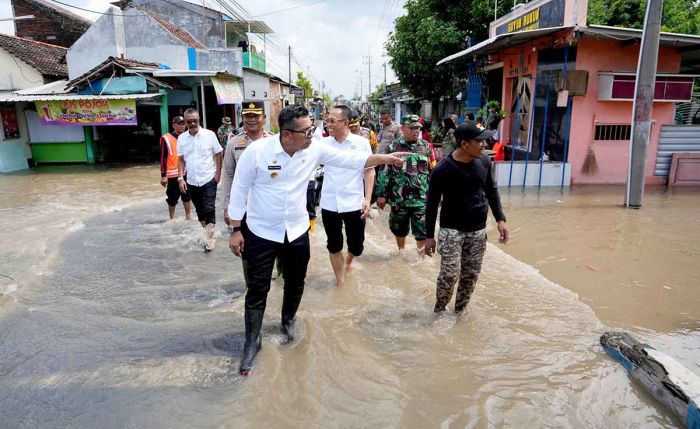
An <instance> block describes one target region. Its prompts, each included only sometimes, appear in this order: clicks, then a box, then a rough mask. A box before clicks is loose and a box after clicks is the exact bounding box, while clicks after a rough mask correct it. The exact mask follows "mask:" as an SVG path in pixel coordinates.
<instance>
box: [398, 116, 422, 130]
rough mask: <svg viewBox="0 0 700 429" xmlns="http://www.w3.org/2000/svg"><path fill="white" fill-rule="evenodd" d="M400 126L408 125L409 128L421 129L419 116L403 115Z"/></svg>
mask: <svg viewBox="0 0 700 429" xmlns="http://www.w3.org/2000/svg"><path fill="white" fill-rule="evenodd" d="M401 125H408V126H409V127H421V128H423V124H421V123H420V116H418V115H404V116H403V117H402V118H401Z"/></svg>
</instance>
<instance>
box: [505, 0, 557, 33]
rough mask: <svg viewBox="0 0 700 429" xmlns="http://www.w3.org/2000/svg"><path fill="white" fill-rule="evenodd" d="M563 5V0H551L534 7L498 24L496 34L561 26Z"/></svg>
mask: <svg viewBox="0 0 700 429" xmlns="http://www.w3.org/2000/svg"><path fill="white" fill-rule="evenodd" d="M564 6H565V1H564V0H551V1H550V2H547V3H545V4H543V5H542V6H540V7H538V8H536V9H533V10H531V11H529V12H527V13H524V14H522V15H520V16H518V17H517V18H513V19H511V20H510V21H508V22H506V23H504V24H501V25H499V26H498V28H496V34H497V35H498V34H507V33H517V32H519V31H528V30H537V29H540V28H552V27H561V26H562V25H564Z"/></svg>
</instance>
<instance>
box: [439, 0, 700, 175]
mask: <svg viewBox="0 0 700 429" xmlns="http://www.w3.org/2000/svg"><path fill="white" fill-rule="evenodd" d="M587 3H588V2H587V1H585V0H535V1H532V2H529V3H527V4H523V5H518V7H516V8H514V10H513V11H512V12H511V13H509V14H507V15H505V16H503V17H500V18H498V19H497V20H495V21H493V22H491V24H490V27H489V28H490V38H489V39H487V40H484V41H482V42H481V43H478V44H476V45H474V46H472V47H470V48H468V49H466V50H464V51H462V52H457V53H455V54H453V55H450V56H448V57H446V58H444V59H442V60H441V61H439V62H438V66H439V65H440V64H443V63H446V62H450V61H460V60H462V61H463V60H465V59H466V60H474V59H476V60H478V61H479V63H480V70H479V73H480V74H481V80H482V81H483V82H484V83H485V84H484V85H485V87H484V88H483V92H484V93H488V94H497V98H496V101H500V103H501V106H503V108H504V109H505V110H506V112H507V116H506V117H505V119H504V120H503V121H502V122H501V123H500V127H499V128H500V135H501V140H502V141H503V142H504V143H505V144H506V145H507V147H506V150H505V154H506V160H507V161H506V162H505V163H501V164H497V166H496V171H497V180H498V184H499V186H513V185H515V186H560V187H564V186H569V185H570V184H622V183H625V182H626V181H627V171H628V165H629V153H630V139H631V135H632V110H633V102H632V100H633V97H634V91H635V83H636V70H637V63H638V57H639V49H640V43H641V38H642V32H641V30H634V29H630V28H614V27H607V26H602V25H588V24H587V22H586V21H587V9H588V4H587ZM699 53H700V36H693V35H685V34H673V33H663V32H662V33H661V34H660V47H659V51H658V65H657V75H656V85H655V94H654V100H653V108H652V118H653V121H654V125H653V126H652V129H651V134H650V141H649V147H648V158H647V170H646V183H648V184H664V183H666V181H667V177H668V174H669V166H670V163H671V155H672V153H673V152H675V151H679V150H680V151H683V152H700V126H687V125H680V124H677V118H678V116H679V115H678V109H679V106H680V105H681V103H686V104H687V103H689V102H691V99H692V98H693V82H694V80H695V78H696V76H697V75H696V74H693V73H697V70H698V68H697V65H698V64H700V55H698V54H699ZM492 99H493V98H492ZM699 107H700V106H699ZM591 157H594V159H595V160H596V164H595V165H597V167H598V168H597V169H596V168H592V167H591V166H592V165H593V163H591V162H590V160H591ZM587 160H588V161H587Z"/></svg>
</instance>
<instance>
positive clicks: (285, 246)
mask: <svg viewBox="0 0 700 429" xmlns="http://www.w3.org/2000/svg"><path fill="white" fill-rule="evenodd" d="M244 238H245V247H244V252H245V255H244V257H245V260H246V261H247V262H248V284H247V286H248V291H247V292H246V295H245V309H246V310H263V311H264V310H265V306H266V304H267V293H268V292H269V291H270V281H271V280H272V269H273V268H274V265H275V258H277V256H280V257H281V258H282V260H284V273H283V274H282V277H283V278H284V299H283V303H282V316H283V317H284V316H285V315H286V316H287V317H289V318H293V317H294V315H295V314H296V311H297V308H298V307H299V303H300V302H301V297H302V295H303V294H304V280H305V279H306V269H307V267H308V265H309V258H310V257H311V251H310V248H309V233H308V232H305V233H304V234H302V235H301V237H299V238H297V239H296V240H294V241H292V242H289V240H287V237H285V238H284V243H277V242H274V241H270V240H266V239H264V238H262V237H258V236H257V235H255V234H254V233H253V232H252V231H250V230H248V231H247V234H246V235H245V236H244Z"/></svg>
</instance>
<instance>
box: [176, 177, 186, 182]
mask: <svg viewBox="0 0 700 429" xmlns="http://www.w3.org/2000/svg"><path fill="white" fill-rule="evenodd" d="M183 180H185V178H184V177H182V176H178V178H177V181H178V182H181V181H183Z"/></svg>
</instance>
